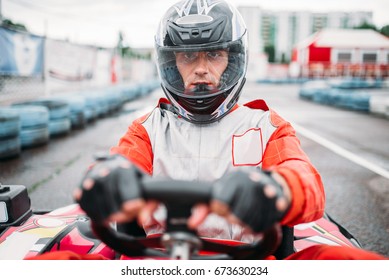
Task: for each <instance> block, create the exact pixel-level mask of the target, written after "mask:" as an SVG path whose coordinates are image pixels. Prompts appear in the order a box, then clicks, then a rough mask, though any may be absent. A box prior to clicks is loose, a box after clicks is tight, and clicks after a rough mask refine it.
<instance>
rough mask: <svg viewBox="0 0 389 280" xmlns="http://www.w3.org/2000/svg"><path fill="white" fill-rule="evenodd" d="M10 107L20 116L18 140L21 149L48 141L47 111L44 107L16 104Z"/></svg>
mask: <svg viewBox="0 0 389 280" xmlns="http://www.w3.org/2000/svg"><path fill="white" fill-rule="evenodd" d="M11 109H12V110H13V111H14V112H17V114H18V115H19V117H20V141H21V147H22V148H23V149H24V148H33V147H37V146H42V145H45V144H47V143H48V142H49V140H50V135H49V111H48V110H47V108H46V107H44V106H25V105H18V106H12V107H11Z"/></svg>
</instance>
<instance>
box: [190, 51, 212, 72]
mask: <svg viewBox="0 0 389 280" xmlns="http://www.w3.org/2000/svg"><path fill="white" fill-rule="evenodd" d="M208 64H209V61H208V60H207V57H206V54H205V53H200V55H199V57H198V59H197V61H196V65H195V69H194V72H195V74H196V75H198V76H204V75H206V74H208V71H209V68H208V67H209V65H208Z"/></svg>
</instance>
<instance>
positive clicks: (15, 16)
mask: <svg viewBox="0 0 389 280" xmlns="http://www.w3.org/2000/svg"><path fill="white" fill-rule="evenodd" d="M175 2H177V0H0V7H1V10H0V11H1V13H2V16H3V18H8V19H11V20H12V21H14V22H18V23H22V24H24V25H26V26H27V28H28V30H30V32H32V33H34V34H37V35H45V34H46V35H47V36H48V37H51V38H56V39H69V40H70V41H72V42H75V43H81V44H93V45H98V46H102V47H113V46H115V44H116V43H117V40H118V32H119V31H123V33H124V34H125V39H126V41H127V43H128V44H129V45H130V46H131V47H152V46H153V36H154V32H155V30H156V28H157V24H158V22H159V19H160V18H161V16H162V15H163V13H164V11H165V10H166V9H167V8H168V7H170V6H171V5H172V4H173V3H175ZM230 2H231V3H233V4H234V5H235V6H237V7H238V6H249V5H251V6H259V7H261V8H264V9H269V10H275V11H276V10H305V11H324V12H325V11H342V12H350V11H371V12H373V21H374V24H375V25H376V26H377V27H382V26H384V25H387V24H389V0H322V1H314V0H271V1H269V0H230Z"/></svg>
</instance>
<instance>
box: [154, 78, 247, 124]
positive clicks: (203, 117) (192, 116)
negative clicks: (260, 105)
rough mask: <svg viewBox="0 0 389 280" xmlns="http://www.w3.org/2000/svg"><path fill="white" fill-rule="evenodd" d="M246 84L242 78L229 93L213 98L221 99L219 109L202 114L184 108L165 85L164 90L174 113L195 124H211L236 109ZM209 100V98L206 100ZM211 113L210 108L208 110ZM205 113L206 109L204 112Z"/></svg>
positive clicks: (195, 100)
mask: <svg viewBox="0 0 389 280" xmlns="http://www.w3.org/2000/svg"><path fill="white" fill-rule="evenodd" d="M245 82H246V78H242V79H241V80H239V81H238V82H237V83H236V84H235V86H233V87H232V88H231V89H229V90H228V91H225V92H222V93H220V94H219V95H218V96H215V97H213V98H218V97H219V98H221V99H222V100H221V102H220V103H219V104H218V107H217V108H215V109H213V110H212V112H209V113H205V112H204V113H202V112H201V110H198V111H196V110H188V109H186V108H184V106H183V104H181V103H180V102H179V101H178V100H177V99H179V98H180V97H176V95H175V94H174V93H172V92H171V91H169V90H168V89H167V88H166V87H165V86H164V85H163V84H162V89H163V91H164V92H165V95H166V97H167V98H168V99H169V101H170V102H171V103H172V105H173V108H174V113H176V114H177V115H179V116H181V117H182V118H183V119H185V120H187V121H189V122H191V123H194V124H210V123H213V122H216V121H218V120H220V119H221V118H223V117H224V116H225V115H227V113H228V112H229V111H230V110H231V109H232V108H233V107H234V105H235V104H236V103H237V102H238V99H239V97H240V94H241V90H242V87H243V85H244V84H245ZM204 99H207V98H204ZM199 100H201V98H199V99H196V98H194V99H193V101H194V102H197V101H199ZM206 109H207V110H208V111H210V108H206ZM203 111H205V109H204V110H203Z"/></svg>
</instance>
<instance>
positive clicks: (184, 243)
mask: <svg viewBox="0 0 389 280" xmlns="http://www.w3.org/2000/svg"><path fill="white" fill-rule="evenodd" d="M142 187H143V197H144V198H145V199H146V200H148V199H153V200H158V201H159V202H161V203H163V204H164V205H165V206H166V209H167V219H166V231H165V233H163V234H162V235H158V236H152V237H144V236H139V232H141V231H140V230H141V229H140V227H139V226H138V225H137V223H136V222H132V223H131V224H130V226H128V227H127V232H126V233H124V232H119V231H116V230H114V229H113V228H110V227H107V226H104V225H101V224H97V223H94V222H93V221H92V228H93V231H94V233H95V234H96V236H97V237H98V238H100V239H101V240H102V241H103V242H104V243H105V244H106V245H108V246H109V247H111V248H112V249H113V250H115V251H116V252H118V253H121V254H123V255H126V256H134V257H135V256H153V257H161V258H170V259H215V260H220V259H246V260H247V259H264V258H265V257H267V256H269V255H270V254H272V253H273V252H274V251H275V250H276V249H277V247H278V245H279V243H280V240H281V230H280V226H279V225H278V224H277V225H274V226H273V227H271V228H270V229H268V230H266V231H265V232H263V233H261V234H262V237H261V238H260V239H259V240H256V241H255V242H253V243H250V244H248V243H240V242H229V244H226V243H222V241H220V240H212V239H207V238H205V239H204V238H200V237H199V236H198V235H197V233H196V232H195V231H193V230H190V229H189V228H188V227H187V219H188V218H189V216H190V215H191V209H192V207H193V206H194V205H195V204H197V203H208V202H209V201H210V200H211V198H212V195H211V194H212V184H211V183H207V182H194V181H177V180H174V181H173V180H156V179H152V178H149V177H147V178H144V179H143V184H142ZM200 250H201V251H206V252H212V253H213V254H206V255H202V254H199V251H200Z"/></svg>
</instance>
